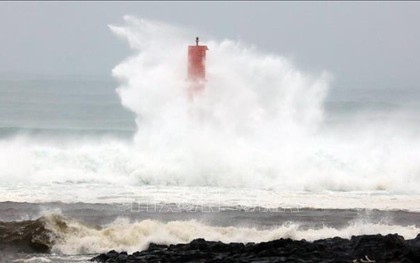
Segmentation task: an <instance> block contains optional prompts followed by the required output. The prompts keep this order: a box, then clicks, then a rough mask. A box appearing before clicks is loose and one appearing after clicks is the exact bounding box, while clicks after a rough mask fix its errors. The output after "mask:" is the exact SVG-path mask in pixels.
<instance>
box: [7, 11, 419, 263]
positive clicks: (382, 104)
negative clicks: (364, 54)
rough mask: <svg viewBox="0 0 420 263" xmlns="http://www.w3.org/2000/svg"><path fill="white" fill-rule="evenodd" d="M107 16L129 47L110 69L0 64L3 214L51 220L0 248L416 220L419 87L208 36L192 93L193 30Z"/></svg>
mask: <svg viewBox="0 0 420 263" xmlns="http://www.w3.org/2000/svg"><path fill="white" fill-rule="evenodd" d="M110 30H111V31H112V32H114V33H115V34H116V36H117V37H121V38H122V39H125V40H126V41H127V42H128V44H129V45H130V47H131V48H132V50H133V53H132V54H131V55H129V56H128V57H127V58H121V60H122V62H121V63H120V64H118V65H116V66H115V68H114V69H113V71H112V74H111V73H110V76H89V77H87V76H28V75H26V76H25V75H13V76H12V75H7V74H4V75H2V76H1V78H0V109H1V110H0V221H4V222H9V223H10V222H20V221H22V220H30V222H34V221H35V220H37V219H39V218H43V219H45V221H43V222H44V224H45V226H46V228H47V229H49V231H51V232H52V233H54V237H53V241H54V245H53V249H52V252H51V253H48V254H42V253H41V254H39V253H33V252H16V251H15V250H11V251H13V252H10V251H6V250H4V251H3V250H2V251H0V256H1V257H0V260H3V261H4V262H10V261H14V262H84V261H86V260H87V259H89V258H90V257H92V256H93V255H95V253H100V252H106V251H108V250H111V249H116V250H127V251H131V252H132V251H135V250H140V249H144V248H146V247H147V245H148V243H150V242H155V243H165V244H172V243H180V242H189V241H191V240H192V239H194V238H199V237H203V238H206V239H209V240H221V241H224V242H251V241H253V242H259V241H267V240H272V239H276V238H281V237H291V238H295V239H302V238H304V239H307V240H315V239H319V238H327V237H332V236H341V237H350V236H351V235H355V234H376V233H382V234H387V233H399V234H400V235H402V236H404V237H405V238H414V237H415V236H416V235H417V234H418V233H419V227H420V226H419V225H418V222H419V218H420V217H419V213H420V190H419V189H420V162H419V156H420V136H419V131H420V130H419V128H420V118H419V117H418V116H420V115H419V113H420V104H419V103H418V101H419V99H420V88H419V87H400V86H398V85H394V86H390V85H386V87H382V86H379V84H375V83H372V84H370V85H364V86H361V85H356V83H345V84H340V86H338V85H337V84H335V82H334V69H328V70H329V71H328V72H327V71H326V72H318V73H313V72H303V71H301V70H299V68H298V67H297V66H296V65H294V64H293V63H292V62H291V61H289V60H288V59H287V58H285V57H283V56H281V54H269V53H265V52H264V51H261V50H259V49H258V47H253V46H252V45H249V44H247V43H240V42H237V41H233V40H217V39H207V40H206V44H207V45H208V46H209V51H208V59H207V61H206V63H207V69H208V72H207V73H208V74H207V83H206V91H205V93H203V94H201V95H200V96H199V97H198V98H197V99H196V100H194V101H189V100H188V98H187V96H186V95H185V90H186V88H187V87H188V83H187V82H186V80H185V75H186V61H185V60H186V46H187V45H188V44H190V42H191V41H190V39H191V37H190V36H191V35H192V34H191V32H189V31H188V29H184V28H179V27H175V26H173V25H168V24H164V23H160V22H156V21H149V20H142V19H137V18H134V17H125V24H123V25H111V26H110ZM203 41H204V40H203ZM163 45H165V46H171V48H170V49H169V50H168V49H164V46H163ZM162 50H165V52H162ZM60 222H61V223H62V222H64V224H65V225H66V228H65V229H63V228H62V227H60V226H62V225H63V224H61V223H60Z"/></svg>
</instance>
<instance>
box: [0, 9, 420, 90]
mask: <svg viewBox="0 0 420 263" xmlns="http://www.w3.org/2000/svg"><path fill="white" fill-rule="evenodd" d="M126 14H130V15H135V16H138V17H144V18H149V19H155V20H162V21H165V22H169V23H175V24H179V25H185V26H189V27H196V28H197V29H199V30H200V31H201V32H208V34H209V35H211V36H215V37H218V38H231V39H240V40H242V41H245V42H247V43H250V44H253V45H255V46H257V47H258V48H259V49H261V50H265V51H267V52H270V53H278V54H280V55H285V56H287V57H290V58H291V59H293V61H294V62H295V64H297V65H298V67H300V68H302V69H303V70H306V71H312V72H320V71H321V70H323V69H326V70H328V71H330V72H331V73H332V74H333V75H334V76H335V84H336V85H342V86H359V87H363V86H367V85H368V86H372V85H374V86H377V87H378V88H381V87H408V86H409V87H418V86H419V85H418V83H420V70H419V69H420V55H419V54H420V51H419V48H420V33H419V32H420V30H419V25H420V15H419V14H420V3H419V2H404V3H400V2H336V3H335V2H297V3H296V2H227V3H226V2H157V3H156V2H123V3H119V2H87V3H86V2H53V3H50V2H39V3H38V2H0V47H1V48H0V72H12V73H19V74H20V73H25V74H26V73H30V74H33V73H36V74H48V75H61V74H82V75H110V72H111V70H112V68H113V67H114V66H115V65H116V64H117V63H118V62H119V61H121V60H123V59H124V58H125V57H127V56H128V55H129V54H130V50H129V49H128V45H127V44H126V43H124V41H122V40H121V39H118V38H117V37H115V36H114V35H113V34H112V33H111V31H110V30H109V28H108V27H107V24H122V23H123V19H122V17H123V15H126ZM193 37H194V36H193ZM203 38H204V39H205V36H203Z"/></svg>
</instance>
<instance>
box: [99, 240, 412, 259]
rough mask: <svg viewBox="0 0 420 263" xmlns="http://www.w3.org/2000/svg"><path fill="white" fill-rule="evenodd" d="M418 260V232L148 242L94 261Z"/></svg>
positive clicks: (101, 256) (105, 255)
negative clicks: (140, 248) (411, 236)
mask: <svg viewBox="0 0 420 263" xmlns="http://www.w3.org/2000/svg"><path fill="white" fill-rule="evenodd" d="M369 260H370V262H407V263H409V262H413V263H414V262H420V235H418V236H417V237H416V238H415V239H412V240H404V238H403V237H401V236H399V235H397V234H394V235H387V236H382V235H363V236H353V237H352V238H351V239H350V240H348V239H342V238H339V237H334V238H327V239H321V240H317V241H314V242H308V241H305V240H292V239H278V240H273V241H269V242H261V243H247V244H246V245H245V244H242V243H230V244H225V243H222V242H214V241H206V240H204V239H202V238H201V239H195V240H193V241H191V242H190V243H188V244H177V245H170V246H166V245H159V244H153V243H152V244H150V246H149V248H148V249H147V250H145V251H142V252H134V253H133V254H131V255H127V254H126V253H124V252H122V253H118V252H116V251H110V252H108V253H106V254H101V255H98V256H97V257H94V258H92V259H91V261H95V262H129V263H134V262H135V263H138V262H212V263H216V262H322V263H328V262H331V263H337V262H347V263H348V262H357V263H361V262H369Z"/></svg>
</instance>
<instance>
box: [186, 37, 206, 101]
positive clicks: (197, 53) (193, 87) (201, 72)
mask: <svg viewBox="0 0 420 263" xmlns="http://www.w3.org/2000/svg"><path fill="white" fill-rule="evenodd" d="M199 41H200V40H199V38H198V37H196V38H195V46H188V82H189V87H188V96H189V98H190V99H191V100H193V99H194V96H196V95H197V94H198V93H200V92H202V91H203V90H204V87H205V82H206V65H205V60H206V51H207V50H208V48H207V46H201V45H199V44H198V42H199Z"/></svg>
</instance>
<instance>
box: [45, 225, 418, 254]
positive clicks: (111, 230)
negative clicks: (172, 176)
mask: <svg viewBox="0 0 420 263" xmlns="http://www.w3.org/2000/svg"><path fill="white" fill-rule="evenodd" d="M65 224H66V227H64V228H63V227H62V226H59V227H57V224H56V223H55V222H53V221H51V222H50V223H49V224H48V226H49V228H50V229H51V230H52V231H53V232H54V233H55V234H56V235H57V236H58V238H57V240H56V244H55V245H54V246H53V251H55V252H60V253H64V254H91V253H101V252H107V251H109V250H112V249H114V250H118V251H128V252H134V251H138V250H143V249H146V248H147V247H148V245H149V244H150V243H157V244H168V245H169V244H178V243H188V242H190V241H192V240H193V239H196V238H205V239H206V240H212V241H222V242H225V243H230V242H242V243H246V242H264V241H270V240H275V239H279V238H291V239H295V240H300V239H305V240H308V241H313V240H317V239H322V238H328V237H335V236H338V237H342V238H350V237H351V236H352V235H362V234H378V233H379V234H383V235H385V234H393V233H398V234H399V235H401V236H403V237H404V238H406V239H412V238H415V237H416V236H417V234H418V233H420V232H419V230H420V229H419V228H418V227H416V226H414V225H411V226H401V225H389V224H385V223H383V224H381V223H376V224H375V223H369V222H363V221H355V222H352V223H351V224H350V225H348V226H345V227H343V228H333V227H326V226H324V227H321V228H306V229H302V228H301V227H300V226H299V224H296V223H293V222H290V223H287V224H284V225H280V226H276V227H272V228H268V229H261V228H258V227H237V226H230V227H217V226H211V225H207V224H205V223H202V222H198V221H195V220H189V221H172V222H167V223H163V222H159V221H156V220H142V221H135V222H130V221H129V220H127V219H124V218H119V219H117V220H115V221H113V222H112V223H110V224H107V225H104V226H100V227H92V226H88V225H85V224H82V223H80V222H77V221H74V220H71V219H65Z"/></svg>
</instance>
